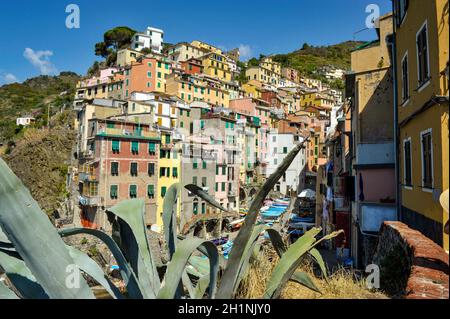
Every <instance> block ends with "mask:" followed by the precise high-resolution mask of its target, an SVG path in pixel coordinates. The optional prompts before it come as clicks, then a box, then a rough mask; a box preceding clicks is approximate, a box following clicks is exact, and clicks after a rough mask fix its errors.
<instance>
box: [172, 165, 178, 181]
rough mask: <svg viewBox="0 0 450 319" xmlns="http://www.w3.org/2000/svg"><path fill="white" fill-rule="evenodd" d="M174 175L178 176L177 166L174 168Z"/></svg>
mask: <svg viewBox="0 0 450 319" xmlns="http://www.w3.org/2000/svg"><path fill="white" fill-rule="evenodd" d="M172 176H173V177H174V178H178V168H176V167H174V168H173V174H172Z"/></svg>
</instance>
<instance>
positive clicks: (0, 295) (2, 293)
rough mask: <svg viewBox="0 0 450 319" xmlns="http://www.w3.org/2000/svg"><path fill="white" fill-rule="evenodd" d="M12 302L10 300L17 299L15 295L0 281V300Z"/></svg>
mask: <svg viewBox="0 0 450 319" xmlns="http://www.w3.org/2000/svg"><path fill="white" fill-rule="evenodd" d="M6 299H9V300H12V299H19V297H17V295H16V294H15V293H14V292H13V291H12V290H11V289H9V288H8V287H6V285H5V284H4V283H3V281H0V300H6Z"/></svg>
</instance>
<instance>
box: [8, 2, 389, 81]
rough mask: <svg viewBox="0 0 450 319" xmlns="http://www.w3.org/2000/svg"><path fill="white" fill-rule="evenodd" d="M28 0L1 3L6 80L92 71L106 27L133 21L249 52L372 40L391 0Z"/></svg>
mask: <svg viewBox="0 0 450 319" xmlns="http://www.w3.org/2000/svg"><path fill="white" fill-rule="evenodd" d="M71 3H74V4H77V5H78V6H79V7H80V11H81V12H80V13H81V16H80V21H81V27H80V29H67V28H66V26H65V20H66V17H67V15H68V14H67V13H66V12H65V9H66V6H67V5H69V4H71ZM216 3H217V5H216V4H215V2H214V1H206V0H198V1H195V0H191V1H189V0H171V1H167V0H165V1H164V0H145V1H124V0H67V1H66V0H42V1H39V0H28V1H20V0H16V1H0V30H2V34H1V42H0V56H1V59H0V85H2V84H5V83H8V82H13V81H15V80H17V81H24V80H26V79H27V78H30V77H33V76H37V75H40V74H46V73H48V74H54V73H57V72H60V71H66V70H70V71H74V72H77V73H80V74H85V72H86V70H87V69H88V67H89V66H90V65H91V64H92V63H93V61H94V60H95V59H96V57H95V55H94V49H93V48H94V45H95V43H96V42H100V41H101V40H102V38H103V33H104V32H105V31H106V30H108V29H110V28H112V27H115V26H119V25H126V26H130V27H132V28H134V29H136V30H144V29H145V28H146V27H147V26H148V25H150V26H154V27H158V28H162V29H164V31H165V40H166V41H167V42H170V43H176V42H180V41H192V40H195V39H197V40H202V41H205V42H208V43H211V44H214V45H217V46H220V47H222V48H225V49H232V48H235V47H241V48H242V49H243V53H244V56H245V57H246V58H248V57H251V56H259V54H260V53H262V54H271V53H286V52H290V51H293V50H295V49H298V48H299V47H301V45H302V44H303V43H305V42H307V43H309V44H312V45H328V44H335V43H339V42H342V41H346V40H352V39H356V40H371V39H373V38H374V37H375V32H374V31H373V30H368V31H367V30H366V31H364V32H361V33H358V34H356V35H354V33H355V32H357V31H359V30H361V29H364V28H365V20H366V17H367V16H368V13H366V7H367V6H368V5H369V4H377V5H378V6H379V7H380V10H381V14H383V13H386V12H389V11H390V9H391V1H390V0H314V1H311V0H259V1H256V0H254V1H249V0H239V1H237V0H227V1H217V2H216Z"/></svg>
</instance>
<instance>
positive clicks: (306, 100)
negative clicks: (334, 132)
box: [300, 92, 334, 110]
mask: <svg viewBox="0 0 450 319" xmlns="http://www.w3.org/2000/svg"><path fill="white" fill-rule="evenodd" d="M300 105H301V107H302V108H307V107H317V108H320V109H324V110H331V108H332V107H333V106H334V98H333V97H332V96H330V95H329V94H326V93H323V92H308V93H304V94H302V95H301V96H300Z"/></svg>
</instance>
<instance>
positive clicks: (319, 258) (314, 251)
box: [309, 248, 328, 280]
mask: <svg viewBox="0 0 450 319" xmlns="http://www.w3.org/2000/svg"><path fill="white" fill-rule="evenodd" d="M309 254H310V255H311V256H312V257H313V258H314V260H315V261H316V262H317V264H318V265H319V267H320V270H321V271H322V275H323V276H324V278H325V280H328V271H327V266H326V265H325V261H324V260H323V257H322V255H321V254H320V252H319V251H318V250H317V249H316V248H313V249H311V250H310V251H309Z"/></svg>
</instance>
